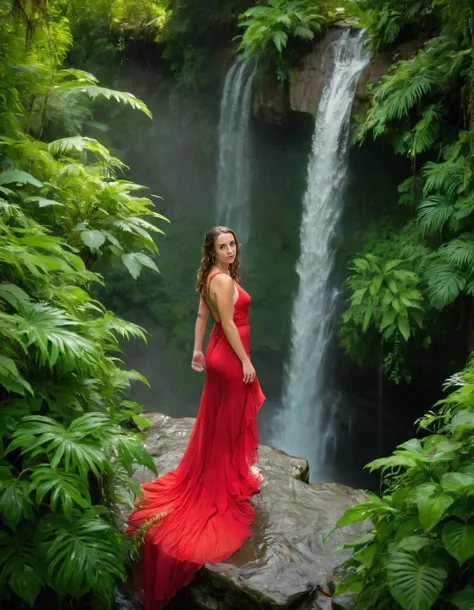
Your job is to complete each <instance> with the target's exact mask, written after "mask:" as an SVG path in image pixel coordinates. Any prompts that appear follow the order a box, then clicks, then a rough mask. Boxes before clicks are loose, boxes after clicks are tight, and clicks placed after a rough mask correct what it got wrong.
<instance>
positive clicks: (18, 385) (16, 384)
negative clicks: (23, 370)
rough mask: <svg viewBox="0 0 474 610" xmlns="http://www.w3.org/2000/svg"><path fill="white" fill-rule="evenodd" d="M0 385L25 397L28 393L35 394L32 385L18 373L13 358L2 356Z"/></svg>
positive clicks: (0, 358)
mask: <svg viewBox="0 0 474 610" xmlns="http://www.w3.org/2000/svg"><path fill="white" fill-rule="evenodd" d="M0 385H3V387H4V388H5V389H6V390H7V391H9V392H16V393H17V394H21V395H22V396H24V395H25V394H26V392H29V393H30V394H33V389H32V387H31V385H30V384H29V383H28V382H27V381H26V379H24V378H23V377H22V376H21V375H20V373H19V372H18V369H17V366H16V364H15V363H14V361H13V360H12V359H11V358H7V357H6V356H1V355H0Z"/></svg>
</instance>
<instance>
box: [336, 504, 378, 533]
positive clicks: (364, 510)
mask: <svg viewBox="0 0 474 610" xmlns="http://www.w3.org/2000/svg"><path fill="white" fill-rule="evenodd" d="M373 509H374V506H373V504H372V503H371V502H362V504H357V505H356V506H352V507H351V508H348V509H347V510H346V511H345V512H344V514H343V515H342V517H341V518H340V519H339V520H338V522H337V523H336V527H337V528H340V527H344V526H345V525H349V524H350V523H356V522H357V521H365V520H366V519H370V517H371V515H372V512H373Z"/></svg>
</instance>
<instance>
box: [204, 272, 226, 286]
mask: <svg viewBox="0 0 474 610" xmlns="http://www.w3.org/2000/svg"><path fill="white" fill-rule="evenodd" d="M216 275H227V273H224V272H223V271H216V272H215V273H213V274H212V275H211V276H210V277H209V279H208V280H207V287H208V288H209V284H210V283H211V281H212V280H213V279H214V278H215V277H216Z"/></svg>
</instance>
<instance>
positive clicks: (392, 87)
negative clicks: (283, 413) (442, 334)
mask: <svg viewBox="0 0 474 610" xmlns="http://www.w3.org/2000/svg"><path fill="white" fill-rule="evenodd" d="M363 7H364V8H365V10H367V11H368V16H369V18H368V27H369V31H370V33H371V39H372V45H373V46H374V47H375V49H376V50H379V49H383V48H384V47H387V45H388V46H390V45H391V44H392V43H394V42H396V41H397V42H398V41H399V39H401V40H403V39H406V38H407V37H408V36H411V37H415V36H418V37H420V36H421V37H426V35H427V34H429V33H432V34H433V36H432V38H430V39H429V40H428V41H427V42H426V43H425V45H424V46H423V47H422V48H421V49H420V50H419V51H418V52H417V53H416V54H414V55H413V57H411V58H410V59H404V60H402V61H399V62H398V63H395V64H394V65H393V67H392V69H391V70H390V71H389V73H388V74H387V75H385V76H384V77H382V79H381V81H380V83H379V84H378V85H377V86H376V87H375V88H374V89H373V92H372V96H371V104H370V107H369V110H368V112H367V115H366V117H365V121H364V122H363V123H362V126H361V128H360V129H359V131H358V134H357V138H358V139H359V141H362V140H364V139H365V138H367V137H368V136H369V135H371V136H372V137H373V138H374V139H375V138H380V137H385V138H390V140H391V141H392V143H393V147H394V150H395V153H396V154H398V155H402V156H404V157H406V158H407V159H408V160H409V161H410V164H411V167H412V175H411V176H410V177H408V178H407V179H406V180H404V182H403V183H402V184H401V185H400V187H399V191H400V193H401V197H400V203H401V204H408V206H409V209H408V210H407V213H410V212H412V214H413V215H414V216H415V217H414V218H413V217H412V218H410V217H408V219H407V220H408V224H406V225H405V227H404V229H403V230H402V236H403V235H405V236H406V238H407V241H406V243H407V244H409V243H410V241H411V240H412V238H413V232H412V231H411V227H413V224H414V221H415V220H416V226H417V229H418V231H417V235H416V241H417V243H418V245H419V248H418V250H419V255H418V256H417V255H416V254H414V255H413V257H412V258H411V263H410V264H411V265H412V266H413V267H416V272H417V273H418V275H419V278H420V289H421V291H422V294H423V298H424V310H425V313H426V316H425V319H426V320H429V322H428V323H427V324H425V327H426V330H427V332H428V336H429V334H430V333H431V330H432V329H431V328H430V323H431V324H432V323H433V322H435V323H436V324H438V323H439V320H438V318H437V316H435V315H433V313H434V312H437V311H440V312H441V311H442V312H445V311H446V310H447V309H448V308H450V307H452V306H453V305H455V304H456V302H457V301H459V300H460V299H466V297H472V295H473V286H474V284H473V280H474V275H473V273H474V266H473V263H474V250H473V247H474V240H473V234H474V217H473V215H472V212H473V210H474V199H473V192H474V183H473V178H472V171H473V166H472V149H473V143H474V133H473V130H472V124H473V123H472V118H471V116H473V115H472V110H473V107H472V104H471V105H470V104H469V100H471V99H472V95H473V91H474V89H473V87H472V84H473V82H474V81H473V80H472V69H473V66H474V47H473V44H472V40H473V37H472V36H473V30H472V27H473V25H472V24H473V23H474V20H473V16H474V15H473V8H472V5H471V4H470V3H468V2H465V1H464V0H462V1H461V2H453V1H452V0H428V1H427V2H419V1H417V0H406V1H404V2H401V3H400V2H392V1H388V0H366V1H365V2H363ZM420 29H422V30H424V31H423V32H422V33H421V35H420ZM392 215H393V213H392ZM398 226H399V229H400V228H401V227H400V225H398ZM374 247H375V244H374V243H373V242H372V243H371V248H372V249H371V250H369V252H374ZM366 252H367V250H366ZM390 258H402V257H397V256H392V257H390ZM388 260H389V258H388V257H387V258H384V262H387V261H388ZM349 285H351V282H349ZM352 309H353V308H352V307H351V309H350V310H348V313H347V316H346V317H349V318H350V317H351V316H352V314H351V313H350V312H351V310H352ZM468 309H470V305H469V306H468ZM367 315H368V314H367ZM392 315H393V314H392V313H390V311H388V310H387V311H386V319H388V320H390V319H391V316H392ZM469 317H470V313H469V315H468V316H466V318H465V320H466V321H464V322H461V324H463V323H464V324H465V325H466V326H467V332H468V333H469V341H468V343H469V347H470V348H472V347H473V345H474V337H473V335H472V326H471V325H470V322H467V319H468V318H469ZM359 326H360V328H361V330H362V331H364V328H363V325H361V324H359ZM399 330H400V329H399ZM405 330H406V328H405ZM379 332H380V334H382V335H383V333H384V332H385V328H382V326H379ZM405 335H407V332H405ZM358 337H359V342H360V341H361V340H362V338H361V336H360V332H359V334H357V333H355V332H354V331H353V332H352V336H351V337H349V340H346V341H345V344H346V345H345V347H346V351H348V352H349V353H353V350H351V349H348V346H354V345H356V344H357V338H358Z"/></svg>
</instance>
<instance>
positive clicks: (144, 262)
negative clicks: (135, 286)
mask: <svg viewBox="0 0 474 610" xmlns="http://www.w3.org/2000/svg"><path fill="white" fill-rule="evenodd" d="M122 261H123V264H124V265H125V267H127V269H128V271H129V272H130V275H131V276H132V277H133V278H134V279H137V278H138V277H139V275H140V272H141V270H142V267H149V268H150V269H153V271H158V267H157V266H156V264H155V263H154V261H153V260H152V259H151V258H150V257H149V256H147V255H146V254H143V253H141V252H132V253H129V254H122Z"/></svg>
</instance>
